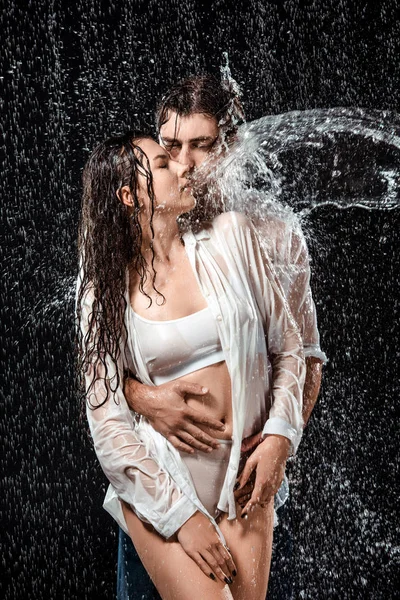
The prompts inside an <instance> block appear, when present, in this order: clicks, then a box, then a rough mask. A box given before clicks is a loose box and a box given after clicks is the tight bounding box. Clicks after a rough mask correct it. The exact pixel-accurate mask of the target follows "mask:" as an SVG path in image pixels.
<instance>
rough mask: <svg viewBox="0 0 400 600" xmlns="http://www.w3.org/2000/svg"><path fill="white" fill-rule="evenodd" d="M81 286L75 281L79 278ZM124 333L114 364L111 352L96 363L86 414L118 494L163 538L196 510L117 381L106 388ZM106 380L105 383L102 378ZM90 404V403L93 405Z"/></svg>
mask: <svg viewBox="0 0 400 600" xmlns="http://www.w3.org/2000/svg"><path fill="white" fill-rule="evenodd" d="M78 286H79V281H78ZM92 303H93V293H92V292H91V291H88V292H87V293H86V294H85V295H84V298H83V301H82V305H81V309H82V312H81V329H82V333H83V335H84V336H85V335H86V334H87V331H88V322H89V318H90V314H91V311H92ZM123 355H124V339H123V336H122V338H121V341H120V357H119V359H118V360H117V365H115V363H114V362H113V361H112V360H111V358H110V356H103V357H102V361H101V364H100V366H96V369H97V371H96V376H97V377H96V379H95V383H94V385H93V386H92V387H91V389H90V392H89V394H88V398H87V401H86V414H87V418H88V422H89V427H90V432H91V435H92V438H93V442H94V448H95V451H96V454H97V458H98V460H99V462H100V465H101V467H102V469H103V471H104V473H105V475H106V477H107V478H108V480H109V481H110V483H111V484H112V486H113V487H114V489H115V491H116V493H117V495H118V497H119V498H120V500H124V501H125V502H127V503H128V504H129V505H130V506H131V508H132V509H133V510H134V511H135V513H136V514H137V516H138V517H139V518H140V519H141V520H142V521H145V522H148V523H151V524H152V525H153V527H154V528H155V529H156V530H157V531H158V533H160V534H161V535H162V536H164V537H165V538H168V537H170V536H171V535H173V534H174V533H175V532H176V531H177V530H178V529H179V528H180V527H181V526H182V525H183V524H184V523H185V522H186V521H187V520H188V519H189V517H191V516H192V515H193V514H194V513H195V512H196V510H197V509H196V507H195V505H194V504H193V503H192V502H191V500H190V499H189V498H188V497H187V496H186V495H185V494H184V493H183V492H182V491H181V490H180V489H179V488H178V486H177V485H176V483H175V482H174V480H173V479H172V478H171V476H170V475H169V473H168V472H167V471H166V470H165V469H163V468H162V467H161V466H160V465H159V464H158V462H157V458H156V455H155V449H154V445H153V442H152V440H151V439H145V438H144V436H143V435H140V437H139V435H138V433H137V432H136V431H135V429H134V417H133V414H132V413H131V411H130V409H129V407H128V404H127V402H126V399H125V396H124V394H123V390H122V388H121V385H120V386H118V387H117V389H116V390H115V394H114V393H113V392H110V394H109V397H108V399H107V401H106V402H105V403H104V404H103V405H102V406H99V405H100V404H101V403H102V402H103V401H104V399H105V397H106V389H107V388H106V386H108V388H109V389H110V382H111V384H112V382H113V381H115V379H116V374H117V369H118V372H119V376H120V382H121V383H122V381H123V370H124V369H123ZM94 369H95V367H94V365H93V364H92V365H90V366H89V368H88V369H87V371H86V373H85V381H86V391H88V389H89V388H90V385H91V382H92V381H93V378H94V375H95V371H94ZM106 381H107V383H106ZM91 405H92V406H91Z"/></svg>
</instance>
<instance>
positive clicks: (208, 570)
mask: <svg viewBox="0 0 400 600" xmlns="http://www.w3.org/2000/svg"><path fill="white" fill-rule="evenodd" d="M189 556H190V558H192V559H193V560H194V562H195V563H196V565H197V566H198V567H199V568H200V569H201V570H202V571H203V573H204V575H206V576H207V577H210V578H211V579H213V580H214V581H216V580H217V576H216V574H215V573H214V569H213V568H212V567H211V566H210V565H209V564H208V562H207V561H206V560H204V558H203V557H202V556H201V554H199V553H198V552H196V553H194V554H189Z"/></svg>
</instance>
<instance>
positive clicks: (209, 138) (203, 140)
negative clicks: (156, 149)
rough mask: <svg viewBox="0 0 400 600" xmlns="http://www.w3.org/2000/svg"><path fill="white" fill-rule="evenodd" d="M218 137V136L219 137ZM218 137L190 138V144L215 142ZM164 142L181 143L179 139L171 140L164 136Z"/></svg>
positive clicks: (202, 136)
mask: <svg viewBox="0 0 400 600" xmlns="http://www.w3.org/2000/svg"><path fill="white" fill-rule="evenodd" d="M217 137H218V136H217ZM217 137H213V136H211V135H201V136H199V137H196V138H190V140H188V141H189V142H208V141H210V142H213V141H215V140H216V139H217ZM162 140H163V142H170V143H171V144H172V143H173V142H179V141H180V140H179V139H178V138H170V137H166V136H165V137H164V136H162Z"/></svg>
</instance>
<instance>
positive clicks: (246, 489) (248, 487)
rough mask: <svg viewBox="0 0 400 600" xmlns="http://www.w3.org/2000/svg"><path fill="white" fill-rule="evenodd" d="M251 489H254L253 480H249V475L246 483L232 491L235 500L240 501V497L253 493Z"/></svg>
mask: <svg viewBox="0 0 400 600" xmlns="http://www.w3.org/2000/svg"><path fill="white" fill-rule="evenodd" d="M253 473H254V471H253ZM253 489H254V481H251V477H250V479H249V481H248V482H247V483H246V485H244V486H243V487H242V488H240V489H238V490H236V492H235V493H234V496H235V499H236V502H240V499H241V498H242V497H243V496H247V495H248V494H249V495H250V496H251V494H252V493H253ZM250 496H249V497H250Z"/></svg>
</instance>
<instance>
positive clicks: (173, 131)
mask: <svg viewBox="0 0 400 600" xmlns="http://www.w3.org/2000/svg"><path fill="white" fill-rule="evenodd" d="M242 118H243V111H242V107H241V104H240V101H239V97H238V94H237V89H236V88H235V83H234V82H233V80H231V79H229V77H228V78H227V79H226V80H225V81H224V82H222V83H221V82H219V81H217V80H216V79H214V78H213V77H210V76H203V77H193V78H190V79H188V80H185V81H184V82H182V83H180V84H178V85H176V86H175V87H174V88H172V90H171V91H170V93H169V94H167V95H166V96H165V97H164V98H163V99H162V101H161V104H160V107H159V109H158V112H157V129H158V132H159V137H160V143H161V144H162V145H163V146H164V147H165V148H166V150H167V151H168V152H169V154H170V156H171V158H172V159H173V160H176V161H178V162H180V163H182V164H186V165H188V166H189V169H190V171H191V172H194V171H195V170H196V169H198V168H199V167H200V166H201V165H202V164H204V162H205V161H206V159H207V158H209V156H210V153H214V154H216V155H218V154H221V153H222V154H224V153H226V152H229V145H230V144H231V143H232V142H233V141H234V139H235V135H236V133H237V129H238V125H239V123H240V121H241V120H242ZM195 194H196V192H195ZM205 197H206V196H202V194H201V191H199V190H198V191H197V194H196V198H197V213H196V214H194V215H192V214H191V216H190V218H191V219H193V220H196V219H200V218H201V219H204V216H205V215H206V214H207V211H208V210H209V207H206V205H205ZM250 216H251V215H250ZM255 225H256V227H257V229H258V230H259V233H260V236H261V238H262V239H263V240H264V243H265V245H266V247H267V250H268V252H269V255H270V257H271V259H272V261H273V264H274V267H275V269H276V272H277V275H278V277H279V280H280V283H281V285H282V287H283V290H284V292H285V294H286V297H287V300H288V304H289V307H290V309H291V312H292V315H293V317H294V319H295V321H296V322H297V324H298V326H299V329H300V332H301V335H302V339H303V345H304V352H305V356H306V364H307V373H306V382H305V386H304V405H303V420H304V424H306V423H307V421H308V419H309V417H310V414H311V412H312V410H313V407H314V405H315V402H316V400H317V396H318V392H319V388H320V383H321V374H322V364H323V362H324V361H325V355H324V354H323V352H321V350H320V347H319V335H318V329H317V323H316V315H315V306H314V303H313V300H312V296H311V291H310V287H309V264H308V253H307V247H306V245H305V243H304V239H303V237H302V236H301V235H299V234H298V233H296V232H294V231H293V230H292V229H291V228H290V226H289V225H288V224H287V223H285V222H283V221H281V220H280V219H278V218H277V217H274V216H272V215H269V216H267V217H266V218H264V219H262V221H258V222H256V223H255ZM124 391H125V396H126V399H127V402H128V404H129V405H130V407H131V408H132V409H133V410H134V411H135V412H136V413H138V414H141V415H144V416H145V417H146V418H147V419H148V420H149V422H150V423H151V424H152V426H153V427H154V428H155V429H156V430H157V431H159V432H160V433H161V434H162V435H164V436H165V437H166V438H167V439H168V440H169V441H170V442H171V444H173V445H174V446H175V447H176V448H177V449H179V450H183V451H187V452H188V451H189V452H190V449H191V448H196V449H198V450H202V451H205V452H206V451H210V449H212V448H214V447H216V446H217V444H216V440H215V439H214V438H213V437H211V436H210V435H208V434H206V433H205V432H204V431H203V429H202V427H204V426H207V427H209V428H210V427H211V428H212V429H214V430H215V437H216V438H217V437H218V431H220V430H221V428H223V424H222V423H220V422H219V421H216V420H215V419H210V418H208V417H204V416H203V415H202V414H198V411H196V410H194V409H193V408H190V407H189V406H188V405H187V404H186V402H185V400H186V398H187V397H188V396H190V395H197V396H201V395H202V394H204V393H205V391H204V389H203V388H202V387H201V386H199V385H197V384H189V383H182V382H179V381H175V382H174V381H172V382H169V383H167V384H164V385H162V386H158V387H149V386H145V385H143V384H141V383H139V382H138V381H136V380H135V379H133V378H127V379H126V382H125V388H124ZM260 440H261V432H259V433H257V434H255V435H254V436H251V437H250V438H247V439H246V440H243V443H242V452H249V451H251V450H252V449H254V448H255V447H256V446H257V444H258V443H259V442H260ZM211 451H212V450H211ZM253 488H254V479H251V480H250V481H249V482H248V484H246V485H245V486H243V488H242V489H240V490H238V491H237V493H236V498H237V501H238V502H239V504H240V505H242V506H244V504H245V503H246V502H247V501H248V500H249V498H250V497H251V496H252V494H254V493H256V492H255V491H254V489H253ZM117 597H118V600H128V599H129V600H135V599H136V598H149V599H152V598H158V597H159V596H158V594H157V592H156V591H155V589H154V587H153V586H152V584H151V582H150V581H149V578H148V576H147V574H146V572H145V571H144V569H143V567H142V565H141V563H140V561H139V559H138V557H137V554H136V552H135V550H134V547H133V544H132V542H131V541H130V538H128V536H126V535H125V534H123V532H122V531H121V532H120V541H119V552H118V593H117Z"/></svg>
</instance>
